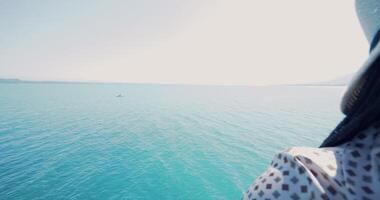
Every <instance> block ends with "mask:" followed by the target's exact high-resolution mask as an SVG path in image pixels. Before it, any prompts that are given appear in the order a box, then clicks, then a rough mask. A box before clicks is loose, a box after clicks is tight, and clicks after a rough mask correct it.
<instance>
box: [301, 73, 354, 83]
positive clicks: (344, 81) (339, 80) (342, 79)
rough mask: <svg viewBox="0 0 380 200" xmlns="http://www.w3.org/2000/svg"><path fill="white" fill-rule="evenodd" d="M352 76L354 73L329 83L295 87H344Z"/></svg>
mask: <svg viewBox="0 0 380 200" xmlns="http://www.w3.org/2000/svg"><path fill="white" fill-rule="evenodd" d="M353 76H354V73H351V74H347V75H345V76H341V77H338V78H335V79H332V80H329V81H322V82H314V83H305V84H297V85H306V86H345V85H348V84H349V83H350V81H351V79H352V77H353Z"/></svg>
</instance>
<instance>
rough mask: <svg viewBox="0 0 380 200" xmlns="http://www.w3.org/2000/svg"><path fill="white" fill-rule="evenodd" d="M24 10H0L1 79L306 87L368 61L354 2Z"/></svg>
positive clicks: (60, 5) (13, 6)
mask: <svg viewBox="0 0 380 200" xmlns="http://www.w3.org/2000/svg"><path fill="white" fill-rule="evenodd" d="M21 2H23V3H21ZM21 2H15V1H8V2H1V3H0V5H1V6H0V11H1V12H0V25H1V26H2V27H3V28H4V30H3V31H2V32H0V36H1V39H0V43H1V44H2V48H1V50H0V78H17V79H22V80H38V81H98V82H126V83H159V84H192V85H194V84H196V85H277V84H303V83H312V82H321V81H328V80H332V79H335V78H339V77H341V76H345V75H347V74H351V73H353V72H355V71H356V70H357V69H358V68H359V67H360V66H361V65H362V63H363V62H364V61H365V59H366V57H367V54H368V44H367V41H366V39H365V37H364V35H363V33H362V30H361V28H360V25H359V22H358V20H357V17H356V14H355V9H354V2H353V1H352V0H351V1H344V0H338V1H333V2H331V1H327V0H322V1H318V2H304V1H301V0H295V1H289V2H277V1H265V2H263V1H246V0H240V1H234V2H231V1H227V0H223V1H214V0H209V1H200V0H193V1H181V2H177V1H172V0H161V1H149V0H144V1H107V2H101V1H92V2H90V3H89V2H85V1H77V2H75V3H73V2H54V3H53V2H45V3H38V2H37V3H36V2H33V3H31V2H27V1H21Z"/></svg>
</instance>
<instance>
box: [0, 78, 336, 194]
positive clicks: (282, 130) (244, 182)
mask: <svg viewBox="0 0 380 200" xmlns="http://www.w3.org/2000/svg"><path fill="white" fill-rule="evenodd" d="M342 92H343V88H342V87H290V86H288V87H286V86H276V87H211V86H210V87H209V86H170V85H143V84H0V199H240V197H241V195H242V193H243V192H244V191H245V190H246V189H247V187H248V186H249V184H250V183H251V182H252V180H253V179H254V178H255V177H256V176H258V175H259V174H260V173H261V172H262V171H263V170H264V169H265V168H266V166H267V165H268V164H269V163H270V160H271V159H272V157H273V154H274V153H276V152H278V151H281V150H283V149H285V148H287V147H290V146H318V145H319V144H320V143H321V141H322V140H323V139H324V138H325V137H326V136H327V135H328V133H329V132H330V131H331V130H332V129H333V128H334V126H335V125H336V123H337V122H338V121H339V120H340V119H341V118H342V115H341V114H340V113H339V109H338V107H339V99H340V96H341V94H342ZM120 93H121V94H123V95H124V97H123V98H117V97H115V96H116V95H118V94H120Z"/></svg>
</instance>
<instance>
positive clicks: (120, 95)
mask: <svg viewBox="0 0 380 200" xmlns="http://www.w3.org/2000/svg"><path fill="white" fill-rule="evenodd" d="M116 97H124V96H123V95H122V94H119V95H117V96H116Z"/></svg>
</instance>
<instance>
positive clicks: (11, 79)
mask: <svg viewBox="0 0 380 200" xmlns="http://www.w3.org/2000/svg"><path fill="white" fill-rule="evenodd" d="M20 82H22V81H21V80H20V79H15V78H0V83H20Z"/></svg>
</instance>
